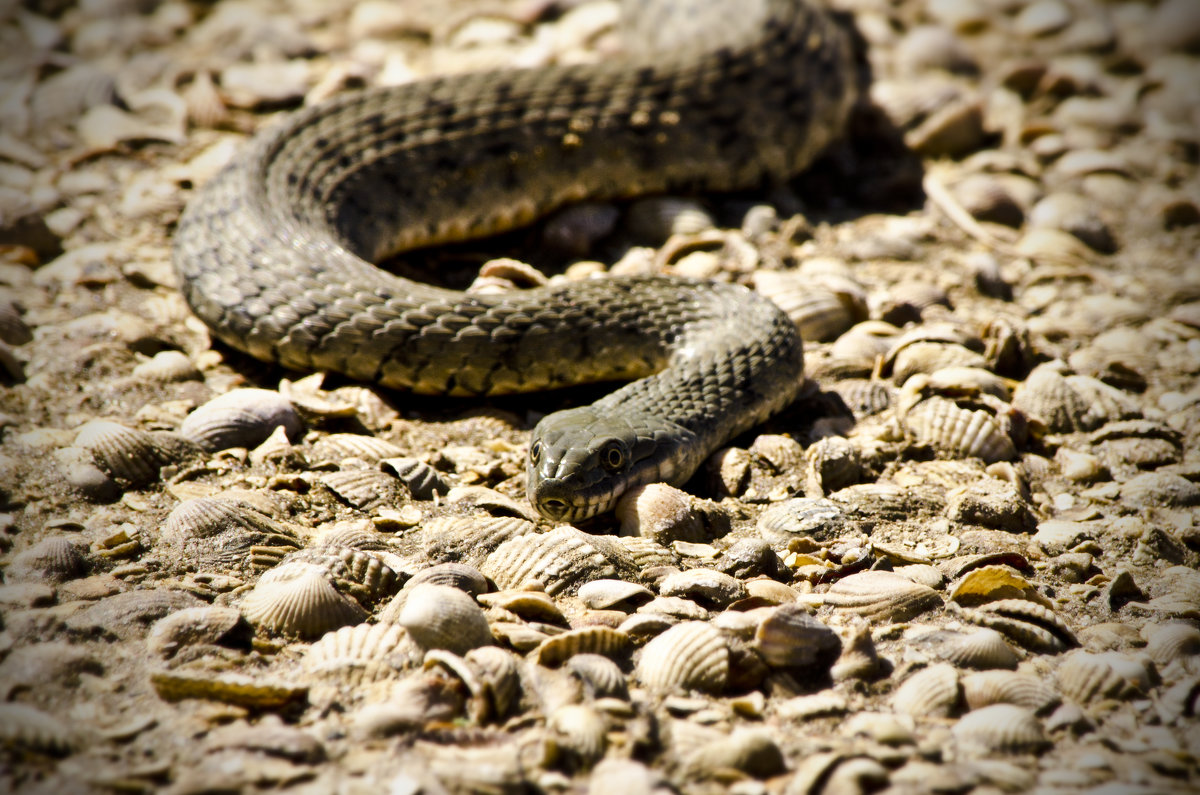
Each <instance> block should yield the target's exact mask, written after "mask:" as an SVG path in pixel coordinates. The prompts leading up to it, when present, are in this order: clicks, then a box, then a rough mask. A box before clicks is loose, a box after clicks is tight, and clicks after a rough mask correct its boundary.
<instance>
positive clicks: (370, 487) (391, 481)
mask: <svg viewBox="0 0 1200 795" xmlns="http://www.w3.org/2000/svg"><path fill="white" fill-rule="evenodd" d="M321 485H322V486H324V487H325V488H327V489H329V490H330V491H331V492H333V493H334V494H335V495H336V496H337V498H338V499H339V500H341V501H342V502H344V503H345V504H347V505H349V506H350V507H351V508H357V509H358V510H360V511H371V510H374V509H376V508H380V507H383V506H385V505H395V504H396V503H399V502H401V501H402V497H403V492H402V490H401V488H400V481H399V480H397V479H396V478H394V477H392V476H391V475H389V474H388V473H386V472H381V471H379V470H378V469H347V470H342V471H340V472H328V473H326V474H324V475H322V476H321Z"/></svg>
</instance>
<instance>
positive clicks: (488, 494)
mask: <svg viewBox="0 0 1200 795" xmlns="http://www.w3.org/2000/svg"><path fill="white" fill-rule="evenodd" d="M446 504H447V505H455V506H461V507H469V508H474V509H476V510H480V511H483V512H485V513H488V514H491V515H492V516H515V517H518V518H521V519H525V520H527V521H530V522H537V521H538V519H539V518H540V517H539V516H538V515H537V514H536V513H534V511H533V508H532V507H530V505H529V503H527V502H526V503H524V504H522V503H519V502H517V501H516V500H514V499H513V498H512V497H509V496H506V495H504V494H501V493H500V492H498V491H496V490H495V489H489V488H485V487H483V486H455V487H454V488H452V489H450V491H449V492H447V493H446Z"/></svg>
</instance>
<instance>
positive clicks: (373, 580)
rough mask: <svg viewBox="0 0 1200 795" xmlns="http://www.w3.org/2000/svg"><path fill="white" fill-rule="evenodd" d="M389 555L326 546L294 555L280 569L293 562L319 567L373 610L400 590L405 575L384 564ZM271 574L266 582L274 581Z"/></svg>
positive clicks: (336, 583) (290, 555) (339, 586)
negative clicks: (375, 605) (377, 603)
mask: <svg viewBox="0 0 1200 795" xmlns="http://www.w3.org/2000/svg"><path fill="white" fill-rule="evenodd" d="M386 556H388V553H386V552H372V551H369V550H364V549H355V548H354V547H343V546H334V545H325V546H319V547H306V548H304V549H299V550H296V551H295V552H291V553H289V554H288V555H287V556H286V557H285V558H284V559H283V560H282V561H281V562H280V566H281V567H283V566H285V565H288V564H292V563H307V564H311V565H315V566H319V567H320V568H322V569H324V570H325V572H326V573H327V576H328V577H329V578H330V579H331V580H332V581H333V583H334V585H335V586H337V588H338V590H339V591H341V592H342V593H344V594H346V595H348V596H352V597H354V598H355V599H356V600H357V601H358V602H359V603H361V604H362V605H363V606H365V607H370V606H371V605H373V604H375V603H376V602H378V601H380V600H381V599H385V598H387V597H389V596H391V595H392V594H394V593H396V591H398V590H400V585H401V583H402V578H401V575H400V574H398V573H397V572H396V571H395V570H394V569H393V568H392V567H391V566H389V565H388V564H387V563H386V562H384V558H385V557H386ZM271 574H272V573H271V572H268V573H267V574H264V575H263V579H271V578H272V577H271Z"/></svg>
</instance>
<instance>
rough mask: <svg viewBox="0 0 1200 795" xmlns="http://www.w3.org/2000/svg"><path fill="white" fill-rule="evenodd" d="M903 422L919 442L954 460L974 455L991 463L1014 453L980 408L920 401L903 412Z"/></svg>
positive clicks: (1004, 435)
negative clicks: (965, 407)
mask: <svg viewBox="0 0 1200 795" xmlns="http://www.w3.org/2000/svg"><path fill="white" fill-rule="evenodd" d="M902 421H903V423H904V427H905V428H906V429H907V430H908V432H909V433H911V434H912V436H913V438H915V439H916V440H917V441H918V442H920V443H922V444H928V445H929V446H931V447H933V448H934V449H935V450H937V451H939V452H942V453H944V454H946V455H950V456H953V457H955V458H961V457H966V456H975V457H978V458H981V459H983V461H984V462H985V463H989V464H991V463H994V462H996V461H1009V460H1011V459H1012V458H1014V457H1016V454H1017V451H1016V447H1015V446H1014V445H1013V442H1012V439H1010V438H1009V436H1008V434H1007V433H1005V432H1004V430H1003V429H1002V428H1001V427H1000V423H998V422H997V421H996V418H995V417H993V416H992V415H991V414H990V413H988V412H986V411H984V410H982V409H964V408H960V407H959V406H958V405H957V404H956V403H954V402H953V401H951V400H946V399H944V398H939V397H931V398H927V399H925V400H922V401H921V402H920V403H917V404H916V405H915V406H913V407H912V408H911V409H909V410H908V411H907V412H905V413H904V415H903V418H902Z"/></svg>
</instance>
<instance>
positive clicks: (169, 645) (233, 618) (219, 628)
mask: <svg viewBox="0 0 1200 795" xmlns="http://www.w3.org/2000/svg"><path fill="white" fill-rule="evenodd" d="M249 636H250V628H249V627H248V626H247V625H246V622H245V621H243V620H242V614H241V613H239V612H238V611H237V610H235V609H233V608H232V607H207V606H206V607H185V608H184V609H182V610H176V611H175V612H174V613H171V614H170V615H167V616H165V617H163V618H160V619H159V620H158V621H156V622H154V626H153V627H151V628H150V634H149V635H147V636H146V648H147V649H149V650H150V652H151V653H152V654H155V655H157V656H159V657H162V658H170V657H174V656H175V655H176V654H178V653H179V652H180V651H182V650H183V649H184V648H186V647H188V646H215V645H222V646H224V645H231V646H232V645H241V646H249V641H250V637H249Z"/></svg>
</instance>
